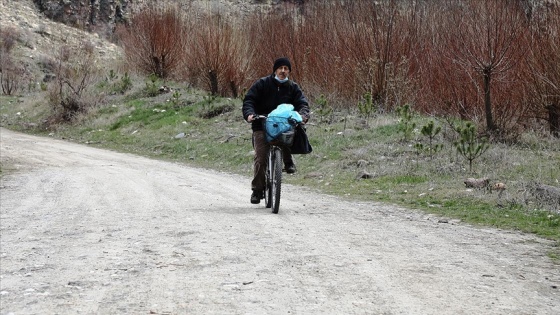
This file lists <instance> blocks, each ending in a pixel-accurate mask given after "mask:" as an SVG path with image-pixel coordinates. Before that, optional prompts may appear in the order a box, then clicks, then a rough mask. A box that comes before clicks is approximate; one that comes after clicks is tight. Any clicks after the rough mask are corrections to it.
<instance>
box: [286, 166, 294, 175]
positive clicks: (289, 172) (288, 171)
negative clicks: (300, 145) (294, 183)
mask: <svg viewBox="0 0 560 315" xmlns="http://www.w3.org/2000/svg"><path fill="white" fill-rule="evenodd" d="M295 172H296V165H295V164H288V165H286V173H288V174H293V173H295Z"/></svg>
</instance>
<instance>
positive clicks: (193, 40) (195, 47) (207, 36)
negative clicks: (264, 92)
mask: <svg viewBox="0 0 560 315" xmlns="http://www.w3.org/2000/svg"><path fill="white" fill-rule="evenodd" d="M185 33H189V38H188V40H186V41H187V42H188V45H187V46H186V50H185V54H186V65H187V68H188V76H189V78H190V79H191V80H193V81H199V82H201V83H202V85H203V86H204V87H205V88H206V89H207V90H209V91H210V93H211V94H212V95H222V96H226V95H232V96H233V97H237V96H239V94H240V87H241V86H243V85H244V83H245V80H247V72H248V67H249V63H248V61H247V57H248V56H250V54H249V53H248V47H247V46H245V45H244V43H243V41H242V40H241V33H240V32H239V31H238V30H236V29H235V27H234V26H233V24H232V22H231V21H228V20H227V19H226V18H225V17H224V16H222V15H220V14H210V15H204V16H201V17H200V18H199V19H198V21H197V22H196V23H193V24H191V25H190V26H189V27H188V28H187V31H186V32H185Z"/></svg>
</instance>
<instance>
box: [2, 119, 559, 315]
mask: <svg viewBox="0 0 560 315" xmlns="http://www.w3.org/2000/svg"><path fill="white" fill-rule="evenodd" d="M0 136H1V154H0V157H1V159H2V163H3V165H4V166H5V167H6V165H8V166H10V167H11V168H15V169H16V171H14V172H9V174H7V175H5V176H3V177H2V180H1V183H0V206H1V209H0V210H1V211H0V213H1V216H0V245H1V246H0V299H1V300H0V301H1V305H0V313H1V314H551V315H552V314H554V315H557V314H560V289H559V286H560V266H559V265H557V264H556V265H555V264H554V263H553V262H552V261H551V259H550V258H549V257H548V256H547V251H548V250H550V246H552V242H549V241H546V240H543V239H540V238H537V237H534V236H532V235H525V234H522V233H518V232H512V231H501V230H496V229H491V228H480V227H473V226H469V225H466V224H463V223H459V222H455V221H452V220H451V221H447V223H445V222H446V220H440V218H437V217H434V216H431V215H426V214H423V213H421V212H416V211H412V210H406V209H401V208H398V207H395V206H393V205H387V204H382V203H375V202H368V203H366V202H353V201H346V200H342V199H340V198H335V197H331V196H326V195H319V194H316V193H313V192H311V191H308V190H303V191H302V189H301V188H298V187H294V186H289V185H286V186H285V187H284V190H283V192H284V194H283V198H282V202H281V208H280V213H279V214H277V215H275V214H272V213H270V211H269V210H268V209H265V208H264V206H263V204H262V203H261V205H252V204H250V203H249V196H250V190H249V178H246V177H242V176H238V175H231V174H226V173H219V172H215V171H211V170H204V169H197V168H192V167H188V166H185V165H182V164H178V163H169V162H163V161H157V160H151V159H147V158H143V157H138V156H135V155H130V154H122V153H116V152H112V151H108V150H101V149H97V148H92V147H88V146H86V145H80V144H75V143H70V142H64V141H59V140H55V139H51V138H43V137H35V136H29V135H24V134H20V133H15V132H12V131H8V130H6V129H0Z"/></svg>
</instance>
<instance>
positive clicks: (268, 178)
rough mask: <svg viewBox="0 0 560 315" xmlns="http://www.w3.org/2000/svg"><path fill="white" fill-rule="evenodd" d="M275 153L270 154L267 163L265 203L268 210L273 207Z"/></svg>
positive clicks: (270, 152)
mask: <svg viewBox="0 0 560 315" xmlns="http://www.w3.org/2000/svg"><path fill="white" fill-rule="evenodd" d="M273 167H274V151H272V150H270V151H269V152H268V159H267V163H266V172H265V174H264V178H265V189H264V203H265V206H266V207H267V208H271V207H272V178H273V177H274V168H273Z"/></svg>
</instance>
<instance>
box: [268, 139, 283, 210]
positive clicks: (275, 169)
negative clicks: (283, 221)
mask: <svg viewBox="0 0 560 315" xmlns="http://www.w3.org/2000/svg"><path fill="white" fill-rule="evenodd" d="M282 163H283V161H282V149H280V148H274V152H273V153H272V167H271V168H270V170H271V173H272V189H271V190H272V193H271V197H272V198H271V199H272V213H278V210H279V209H280V192H281V190H282V189H281V188H282Z"/></svg>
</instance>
